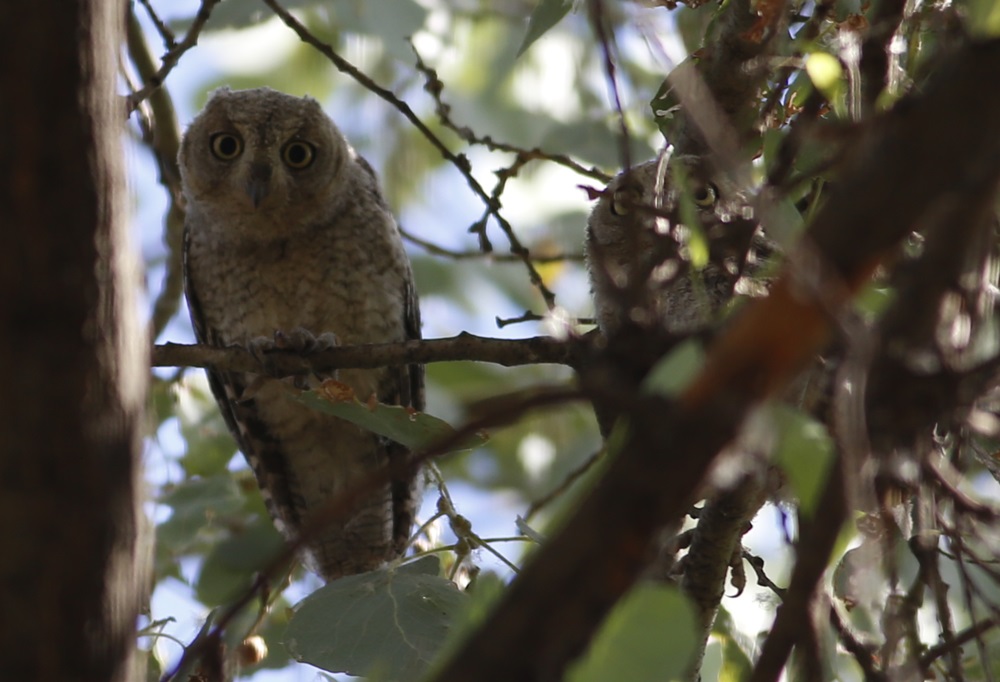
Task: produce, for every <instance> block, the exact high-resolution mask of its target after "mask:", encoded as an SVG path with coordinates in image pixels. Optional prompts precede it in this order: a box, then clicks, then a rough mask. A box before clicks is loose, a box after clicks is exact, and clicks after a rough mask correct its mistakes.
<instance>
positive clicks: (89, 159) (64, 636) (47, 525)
mask: <svg viewBox="0 0 1000 682" xmlns="http://www.w3.org/2000/svg"><path fill="white" fill-rule="evenodd" d="M123 12H124V5H122V4H121V3H119V2H112V0H93V1H90V2H87V1H84V0H76V1H74V2H56V0H38V1H37V2H32V3H5V4H4V5H3V6H0V22H2V24H3V25H4V26H6V27H8V29H9V30H8V31H7V35H6V37H5V39H4V40H3V41H0V92H3V93H4V95H3V99H4V106H2V107H0V130H2V133H0V226H2V231H3V234H4V238H5V247H4V248H3V249H0V285H2V288H3V291H4V295H3V296H2V297H0V301H2V302H0V376H2V377H3V381H2V382H0V661H3V664H2V668H3V674H2V677H3V678H4V679H12V680H33V681H36V682H44V681H48V680H52V681H57V680H58V681H60V682H64V681H67V680H101V681H102V682H106V681H117V680H123V681H124V680H129V679H135V676H134V675H133V674H131V673H132V671H131V669H130V667H131V661H132V651H133V650H134V648H135V626H136V617H137V614H138V612H139V609H140V605H141V603H142V597H143V594H144V591H145V586H144V579H143V578H144V574H143V573H142V572H141V570H140V569H141V568H142V565H143V562H141V561H140V557H141V556H142V552H141V551H140V548H141V546H142V545H141V543H140V541H139V540H140V532H139V531H140V529H141V527H142V524H141V521H140V518H141V517H140V511H141V509H140V507H139V496H138V489H139V477H138V476H139V452H140V428H141V425H142V424H141V417H142V407H143V402H144V391H145V376H146V370H145V360H146V358H145V355H146V348H147V344H146V337H145V333H144V332H143V330H142V327H141V326H140V324H139V320H138V319H137V314H136V313H137V306H136V300H135V292H136V291H137V288H138V286H139V285H140V280H139V277H138V274H139V272H138V270H137V268H136V267H135V262H134V260H133V256H132V254H131V253H130V252H129V250H128V239H127V234H126V229H125V224H124V221H123V217H124V216H123V212H122V210H121V209H122V199H123V185H124V177H123V171H122V153H121V136H122V132H123V126H124V123H125V109H124V106H123V105H122V103H121V100H120V99H119V98H117V97H116V95H115V92H114V87H115V72H116V66H115V59H116V52H115V51H116V49H117V47H118V46H119V45H120V37H121V27H120V23H121V20H122V17H123V14H122V13H123Z"/></svg>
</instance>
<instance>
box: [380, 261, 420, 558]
mask: <svg viewBox="0 0 1000 682" xmlns="http://www.w3.org/2000/svg"><path fill="white" fill-rule="evenodd" d="M404 289H405V291H404V296H403V301H404V309H403V323H404V327H405V329H406V338H407V340H409V339H419V338H421V336H420V307H419V304H418V301H417V295H416V292H415V291H414V288H413V280H412V279H408V280H407V281H406V282H405V283H404ZM379 400H381V401H382V402H385V403H396V404H398V405H403V406H405V407H412V408H413V409H415V410H418V411H422V410H423V409H424V366H423V365H405V366H401V367H392V368H390V370H389V376H388V377H387V378H386V380H385V382H384V384H383V387H382V391H380V395H379ZM382 442H383V444H384V447H385V454H386V457H387V458H388V461H389V464H390V466H392V465H394V464H396V463H400V464H401V463H402V462H404V461H405V460H406V458H407V457H409V456H410V454H411V453H410V450H409V449H408V448H406V447H405V446H403V445H400V444H399V443H397V442H395V441H391V440H388V439H383V441H382ZM419 478H420V477H419V474H418V475H417V476H403V477H399V478H394V479H393V481H392V509H393V519H392V539H393V545H394V547H395V549H396V551H397V553H398V552H402V551H403V550H404V549H405V548H406V541H407V540H409V536H410V529H411V528H413V521H414V517H415V516H416V513H417V508H418V507H419V502H420V480H419Z"/></svg>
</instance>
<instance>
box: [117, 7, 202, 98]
mask: <svg viewBox="0 0 1000 682" xmlns="http://www.w3.org/2000/svg"><path fill="white" fill-rule="evenodd" d="M221 1H222V0H202V1H201V6H200V7H199V8H198V13H197V14H196V15H195V17H194V21H193V22H191V27H190V28H188V31H187V33H186V34H184V40H182V41H181V42H179V43H177V45H176V46H175V47H174V49H172V50H170V51H168V52H167V53H166V54H165V55H163V58H162V59H161V60H160V68H159V69H158V70H157V72H156V73H154V74H153V75H152V76H150V77H149V78H148V79H147V80H146V84H145V85H144V86H142V88H140V89H139V90H136V91H135V92H133V93H132V94H130V95H129V96H128V98H127V107H128V108H127V111H128V113H130V114H131V113H132V112H133V111H135V110H136V107H138V106H139V104H140V103H141V102H142V101H143V100H145V99H146V98H147V97H149V96H150V95H151V94H152V93H153V91H155V90H156V89H157V88H159V87H160V86H161V85H163V81H164V80H166V78H167V75H168V74H169V73H170V72H171V71H173V70H174V67H175V66H177V62H178V61H180V58H181V56H182V55H183V54H184V53H185V52H187V51H188V50H190V49H191V48H192V47H194V46H195V45H196V44H197V43H198V36H199V35H201V31H202V29H203V28H205V24H206V23H208V18H209V17H210V16H212V10H213V9H214V8H215V6H216V5H218V4H219V3H220V2H221Z"/></svg>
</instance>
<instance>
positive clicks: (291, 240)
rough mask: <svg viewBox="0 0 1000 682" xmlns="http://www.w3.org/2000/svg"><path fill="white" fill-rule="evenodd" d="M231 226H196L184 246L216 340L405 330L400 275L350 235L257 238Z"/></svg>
mask: <svg viewBox="0 0 1000 682" xmlns="http://www.w3.org/2000/svg"><path fill="white" fill-rule="evenodd" d="M234 227H235V228H236V229H230V230H227V231H226V232H225V233H222V234H220V233H207V234H197V233H195V234H193V235H192V242H191V246H190V253H189V258H190V259H191V269H192V273H193V277H194V286H195V290H196V292H197V294H198V297H199V300H200V303H201V307H202V314H203V315H204V317H205V322H206V326H207V328H208V329H210V330H211V332H212V333H213V334H214V335H215V336H216V337H217V338H218V340H219V341H221V342H223V343H238V344H245V343H246V342H247V341H249V340H252V339H254V338H257V337H260V336H271V335H273V334H274V332H275V331H289V330H292V329H294V328H296V327H303V328H305V329H308V330H309V331H311V332H313V334H316V335H319V334H323V333H325V332H333V333H335V334H336V335H337V336H338V338H339V339H340V342H341V343H343V344H354V343H377V342H382V341H394V340H397V339H400V338H402V324H403V311H402V308H401V301H400V299H401V297H402V287H403V282H402V279H401V277H400V276H399V275H395V276H393V271H392V270H391V269H390V268H380V267H378V264H377V263H375V262H374V261H373V260H372V258H371V256H370V254H371V253H372V251H371V250H365V249H359V248H358V246H357V244H356V239H352V238H351V236H352V235H338V234H337V233H336V232H335V231H333V230H321V229H308V230H300V231H298V232H297V233H295V234H293V235H289V236H281V237H270V238H262V237H257V236H253V235H254V230H253V229H252V228H253V227H255V226H234ZM241 228H242V229H241ZM199 275H200V276H199ZM394 280H395V281H394Z"/></svg>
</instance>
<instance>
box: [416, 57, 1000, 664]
mask: <svg viewBox="0 0 1000 682" xmlns="http://www.w3.org/2000/svg"><path fill="white" fill-rule="evenodd" d="M998 72H1000V41H992V42H989V43H983V44H979V45H975V46H972V47H971V48H969V49H966V50H963V51H962V52H961V53H959V54H958V55H956V57H955V58H954V59H952V60H950V61H949V62H946V63H945V64H944V65H942V66H941V68H940V70H939V73H938V74H936V77H935V78H933V79H932V81H931V82H930V83H928V85H927V87H926V89H925V90H924V91H923V93H922V94H921V95H920V96H918V97H913V98H910V99H909V100H908V101H907V102H906V104H905V105H904V106H898V107H897V108H896V110H894V111H893V112H892V113H890V114H889V115H888V116H886V117H884V118H883V119H882V121H881V122H880V124H879V125H878V126H877V127H876V128H874V129H873V130H871V131H870V134H869V135H867V136H866V137H864V138H863V139H862V142H861V144H860V145H859V147H858V148H857V149H856V150H855V154H854V156H853V159H852V161H853V163H852V164H851V166H850V167H849V168H845V173H844V179H843V182H842V183H841V184H840V185H838V186H837V187H836V188H835V189H834V191H833V193H832V195H831V198H830V200H829V201H827V202H826V203H825V204H824V205H823V206H822V207H821V208H820V209H819V212H818V214H817V218H816V220H815V221H814V222H813V224H812V225H811V226H810V229H809V231H808V234H807V239H808V247H809V248H803V249H801V250H800V252H799V257H800V258H801V257H802V256H803V255H807V256H809V257H811V258H813V259H814V260H812V261H810V263H809V265H810V267H809V268H804V267H802V263H801V262H796V259H795V258H793V259H792V260H793V262H792V263H790V264H789V265H788V266H786V268H785V271H784V272H783V273H782V274H781V276H780V277H779V279H778V281H777V282H776V283H775V284H774V286H773V288H772V291H771V295H770V296H769V297H768V298H764V299H758V300H755V301H753V302H752V303H751V304H749V305H748V306H747V307H746V308H745V309H744V311H743V312H742V314H741V315H739V316H738V317H737V318H736V319H735V320H734V321H733V323H732V324H731V326H730V327H729V328H728V329H727V330H726V332H725V333H724V334H722V335H721V336H720V337H719V338H718V339H717V340H716V342H715V343H714V344H713V346H712V347H711V348H710V349H709V353H708V357H707V359H706V363H705V366H704V369H703V370H702V372H701V373H700V374H699V375H698V376H697V377H696V378H695V380H694V382H693V384H692V385H691V386H690V387H689V388H688V389H687V390H685V391H684V392H683V393H682V394H681V395H680V397H679V398H678V401H677V402H676V403H671V402H670V401H668V400H666V399H664V398H662V397H660V396H655V395H640V396H636V394H635V392H634V390H633V391H630V392H626V393H624V394H623V396H622V397H623V400H628V399H629V397H631V401H630V402H628V403H626V404H627V405H628V408H629V415H630V420H629V423H630V429H629V433H628V434H627V436H626V438H625V442H624V445H623V447H622V449H621V452H620V453H619V454H618V456H617V457H615V458H614V459H613V461H611V462H610V463H609V466H608V469H607V471H606V473H605V475H604V478H603V479H602V480H601V481H600V482H598V484H597V485H596V486H595V488H594V489H593V490H592V491H591V493H590V494H589V496H588V497H587V498H586V499H585V500H583V502H582V503H581V504H580V506H579V507H578V509H577V511H576V513H575V514H574V515H573V517H571V518H570V519H568V520H567V522H566V523H565V525H564V526H563V527H562V528H561V530H560V531H559V532H558V533H557V534H555V535H554V536H553V537H552V538H551V539H550V541H549V542H548V544H546V545H544V546H543V547H542V548H541V549H540V550H539V551H538V552H537V553H536V554H535V556H534V558H533V560H532V561H531V562H530V563H529V564H528V565H527V566H526V567H525V569H524V570H523V571H522V572H521V574H520V576H518V578H517V579H516V580H515V581H514V582H513V583H512V584H511V587H510V589H508V590H507V592H506V593H505V595H504V597H503V599H502V600H501V602H500V603H499V604H498V606H497V607H496V608H495V609H494V611H493V613H492V614H491V616H490V617H489V618H488V619H487V620H486V621H485V622H484V623H482V625H481V626H480V627H479V628H478V629H477V630H476V631H475V632H473V633H472V634H471V635H470V636H469V637H468V638H467V639H466V641H465V644H464V646H463V648H462V649H461V650H460V651H459V652H458V653H457V654H456V655H455V656H454V658H453V659H452V660H450V661H449V662H448V663H447V664H446V665H445V666H444V667H442V668H441V669H440V670H439V672H438V673H437V675H436V676H435V677H434V678H433V679H434V680H436V682H446V681H447V682H459V681H461V682H464V681H465V680H480V681H482V682H492V681H494V680H496V681H498V682H499V681H500V680H524V681H526V682H531V681H533V680H553V679H560V678H561V676H562V673H563V672H564V671H565V669H566V667H567V666H568V664H569V663H570V661H572V660H573V659H574V658H575V657H576V656H578V655H579V654H580V653H581V652H582V651H583V650H584V648H585V647H586V646H587V644H588V642H589V640H590V638H591V637H592V635H593V633H594V632H595V631H596V629H597V627H598V626H599V625H600V623H601V621H602V620H603V619H604V617H605V616H606V615H607V613H608V612H609V611H610V609H611V608H612V606H613V605H614V604H615V602H616V601H617V600H618V599H619V598H620V597H621V596H622V595H623V594H624V593H625V592H626V591H627V590H628V589H629V588H630V587H631V586H632V585H633V583H634V582H635V580H636V579H637V577H638V576H639V574H640V572H641V570H642V568H643V566H644V563H645V557H646V555H647V552H648V551H649V549H650V548H651V546H652V541H653V539H654V538H655V536H656V534H657V532H658V530H659V529H660V528H662V527H663V526H664V525H666V524H667V523H669V522H671V521H675V520H677V519H679V518H680V517H681V516H682V515H683V514H684V513H685V512H686V511H687V509H688V508H689V505H690V503H691V497H692V496H693V494H694V491H695V490H697V489H698V487H699V484H700V483H701V481H702V480H703V479H704V477H705V476H706V474H707V472H708V470H709V468H710V466H711V465H712V462H713V461H714V460H715V457H716V455H717V453H718V452H719V450H720V449H721V448H722V447H723V446H724V445H725V444H726V443H727V442H728V441H730V440H731V439H732V437H733V436H734V434H735V433H736V432H737V430H738V428H739V426H740V423H741V422H742V420H743V418H744V417H745V415H746V414H747V413H748V412H749V410H750V409H751V408H752V407H753V406H754V405H755V404H756V403H757V402H759V401H760V400H761V399H763V398H764V397H766V396H767V395H769V394H771V393H774V392H775V391H777V390H779V389H780V388H781V387H782V386H783V385H784V384H785V383H787V382H788V381H789V380H790V379H791V378H792V377H794V376H795V375H796V374H797V373H798V372H799V371H801V369H803V368H804V367H805V366H806V365H807V363H808V362H809V361H810V359H811V358H812V357H813V356H814V354H815V353H817V352H818V351H819V350H820V348H821V347H822V345H823V344H824V343H825V342H826V339H827V338H828V336H829V335H830V333H831V332H832V325H833V319H834V318H833V317H832V315H834V314H836V313H837V312H838V311H839V309H840V308H842V307H843V306H844V304H845V303H847V301H848V300H849V298H850V296H851V294H853V293H854V292H856V291H857V290H858V289H860V288H861V287H862V286H863V285H864V284H865V283H866V282H867V281H868V279H869V277H870V275H871V274H872V272H873V270H874V269H875V268H876V267H878V266H879V265H886V266H888V265H891V263H892V260H893V257H894V254H895V253H896V247H897V246H898V244H899V242H900V240H902V239H903V238H904V237H905V236H906V234H908V232H909V231H910V230H911V229H913V226H914V224H915V223H916V222H917V221H918V220H919V218H920V216H921V215H923V214H924V213H926V212H927V211H928V210H929V209H931V208H932V207H933V206H935V205H936V204H937V203H938V202H939V201H940V199H941V198H942V197H943V196H946V195H950V194H952V193H958V194H959V195H962V194H964V193H967V192H970V193H974V192H981V191H982V188H983V186H984V184H985V183H989V182H993V183H995V182H996V181H997V179H998V177H1000V90H997V89H996V88H984V87H983V84H984V83H989V82H992V81H993V79H994V78H995V76H996V73H998ZM970 101H975V102H976V103H977V106H975V107H957V106H956V105H955V103H956V102H970ZM943 121H949V122H951V125H948V127H947V128H943V127H942V122H943ZM588 375H591V369H590V368H589V367H588V371H587V372H584V373H582V378H583V381H584V386H585V387H586V386H587V381H588ZM605 376H606V375H605ZM609 384H611V382H610V381H606V382H605V384H604V385H602V386H601V389H602V390H607V391H610V390H611V386H610V385H609ZM840 478H841V472H840V470H839V468H838V469H836V470H835V474H834V476H832V477H831V481H830V482H829V483H828V488H827V493H826V495H825V497H826V498H827V499H829V500H830V504H831V505H833V507H832V508H834V509H835V508H836V505H839V506H840V508H841V510H843V509H844V508H845V504H844V500H843V493H842V485H841V484H842V481H841V480H839V479H840ZM822 508H824V509H826V508H827V506H826V505H825V504H824V505H823V507H822ZM843 513H844V512H843V511H842V512H841V514H843ZM841 518H842V516H841ZM834 525H836V530H831V527H832V526H834ZM839 527H840V524H839V523H836V524H826V525H825V526H822V528H824V531H823V532H819V533H816V535H815V537H814V538H813V539H814V541H815V544H816V547H817V549H818V550H819V551H820V552H822V551H823V548H828V547H832V544H833V541H834V539H835V538H836V532H837V530H839ZM818 528H819V527H818ZM831 536H832V537H831ZM828 555H829V551H828V550H827V551H826V554H824V555H823V557H822V558H821V559H820V561H821V562H822V567H825V565H826V557H827V556H828ZM805 556H808V555H807V554H802V555H800V558H801V557H805ZM798 572H799V575H800V579H799V580H798V581H797V582H796V581H795V579H794V578H793V583H795V584H796V585H795V590H793V589H792V588H791V587H790V588H789V593H790V594H791V593H793V591H797V594H798V595H799V597H798V598H794V599H791V600H789V599H788V597H786V602H785V604H784V605H783V606H782V613H784V614H785V615H784V616H783V619H784V620H788V621H790V622H793V623H794V622H797V623H803V622H805V621H804V620H803V619H805V618H808V616H809V611H808V606H809V604H810V603H811V595H812V591H813V587H814V585H815V579H816V577H817V570H816V566H815V565H810V564H809V563H808V562H807V563H804V564H802V568H801V569H798ZM818 574H819V575H821V574H822V569H820V570H819V571H818ZM769 641H770V638H769ZM794 641H795V640H794V638H788V639H785V640H784V641H781V642H779V641H777V640H775V641H774V643H773V644H772V645H771V649H772V651H771V652H770V655H769V658H768V661H769V667H768V668H767V669H766V670H763V669H762V670H761V674H760V675H758V677H757V678H756V679H761V680H763V679H773V678H772V677H771V676H770V675H769V674H768V673H775V672H776V671H780V669H781V668H782V667H783V666H784V662H785V661H786V660H787V655H788V652H789V651H790V648H791V646H792V644H793V643H794ZM766 646H767V645H766Z"/></svg>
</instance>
